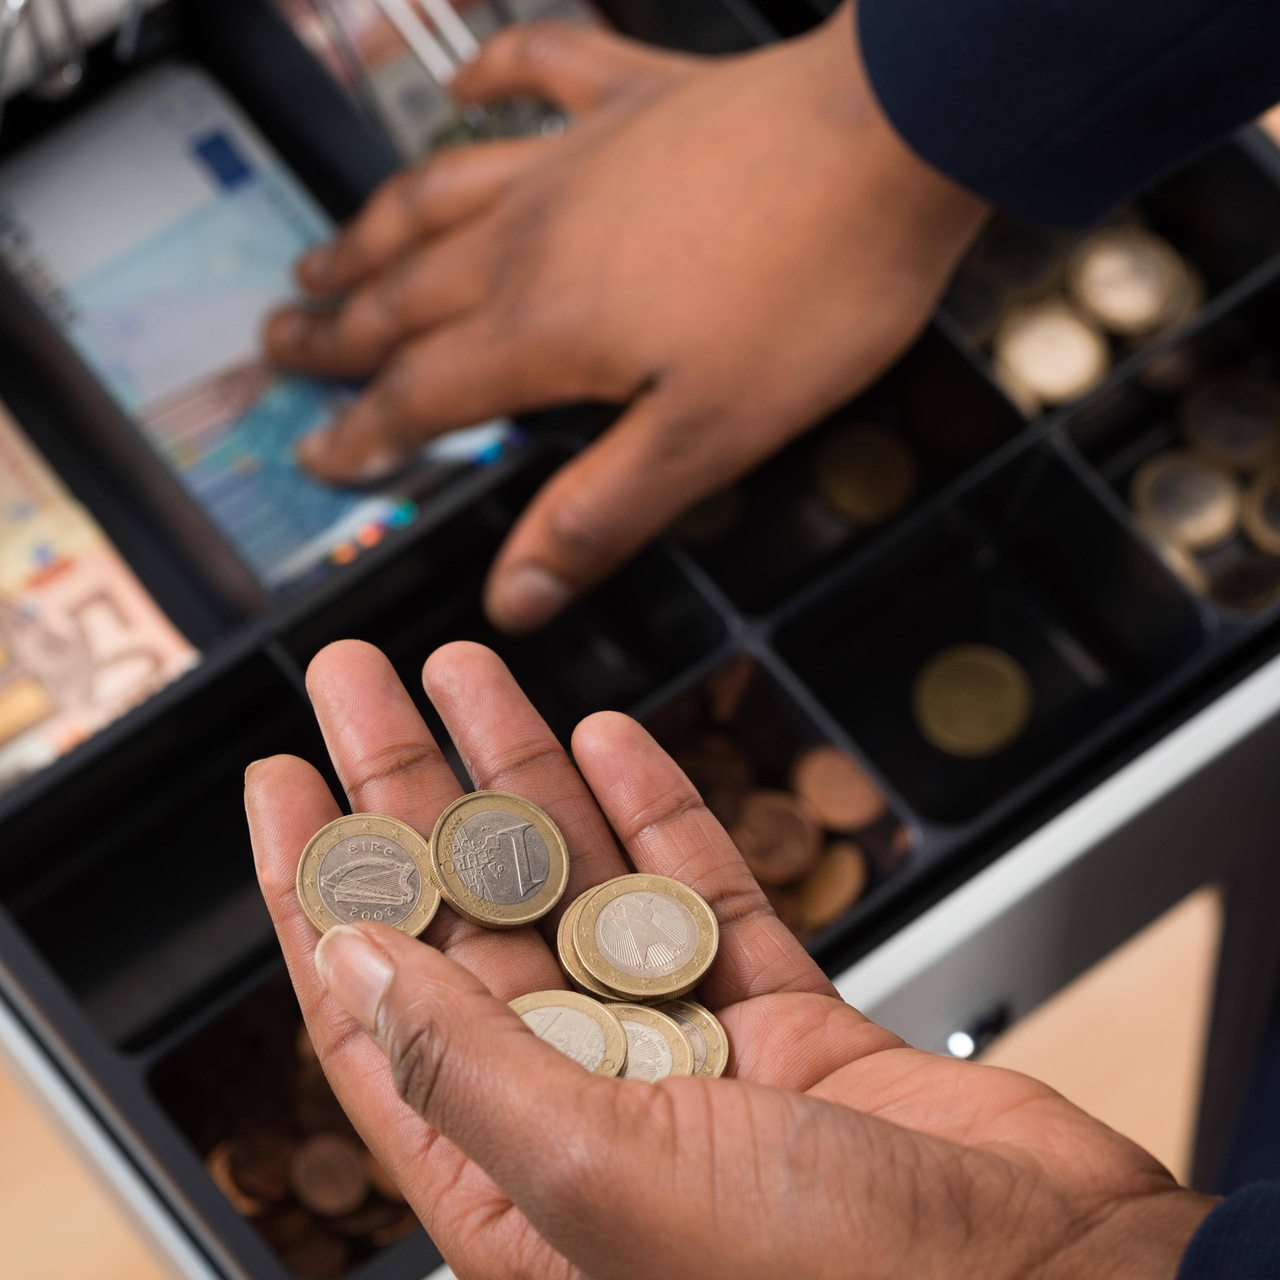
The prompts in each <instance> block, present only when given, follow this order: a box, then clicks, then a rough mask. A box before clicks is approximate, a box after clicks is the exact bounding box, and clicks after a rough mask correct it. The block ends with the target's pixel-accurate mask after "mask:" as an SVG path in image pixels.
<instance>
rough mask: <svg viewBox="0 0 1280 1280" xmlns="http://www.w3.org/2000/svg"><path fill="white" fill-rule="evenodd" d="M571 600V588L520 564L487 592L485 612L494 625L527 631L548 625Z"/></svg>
mask: <svg viewBox="0 0 1280 1280" xmlns="http://www.w3.org/2000/svg"><path fill="white" fill-rule="evenodd" d="M572 598H573V588H572V587H570V586H569V584H568V583H567V582H565V581H564V579H563V578H557V577H556V576H555V574H553V573H549V572H548V571H547V570H546V569H544V568H543V567H542V566H541V565H538V564H522V565H520V566H518V567H517V568H515V569H512V570H510V571H509V572H507V573H505V574H503V575H502V576H501V577H500V578H499V579H498V580H497V581H496V582H495V583H494V584H493V587H492V589H491V591H490V593H489V612H490V614H491V615H492V617H493V620H494V622H496V623H497V624H498V626H500V627H503V628H505V629H506V630H510V631H531V630H532V629H533V628H534V627H540V626H542V624H543V623H544V622H549V621H550V620H551V619H552V618H553V617H555V615H556V614H557V613H559V612H560V610H561V609H563V608H564V606H565V605H567V604H568V603H569V601H570V600H571V599H572Z"/></svg>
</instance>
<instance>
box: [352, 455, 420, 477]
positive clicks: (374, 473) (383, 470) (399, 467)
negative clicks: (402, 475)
mask: <svg viewBox="0 0 1280 1280" xmlns="http://www.w3.org/2000/svg"><path fill="white" fill-rule="evenodd" d="M408 461H409V459H408V457H406V455H405V454H403V453H400V452H398V451H397V450H394V449H382V450H380V451H379V452H378V453H375V454H372V455H371V456H370V457H369V458H367V459H366V460H365V461H364V462H363V463H361V464H360V470H359V471H358V472H357V473H356V479H357V480H359V481H360V482H361V483H362V484H372V483H373V482H374V481H375V480H385V479H387V478H388V477H389V476H393V475H395V473H396V472H397V471H403V470H404V468H405V464H406V463H407V462H408Z"/></svg>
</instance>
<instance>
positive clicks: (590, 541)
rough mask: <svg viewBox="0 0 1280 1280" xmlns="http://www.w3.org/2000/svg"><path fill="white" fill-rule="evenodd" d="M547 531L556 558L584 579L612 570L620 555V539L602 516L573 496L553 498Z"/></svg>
mask: <svg viewBox="0 0 1280 1280" xmlns="http://www.w3.org/2000/svg"><path fill="white" fill-rule="evenodd" d="M543 531H544V534H545V536H546V539H547V541H548V542H549V543H550V544H551V547H552V551H553V554H555V556H556V558H557V559H558V560H560V561H562V562H567V563H568V564H569V565H570V566H571V568H572V570H573V572H575V573H576V574H578V575H580V576H583V577H592V576H594V575H596V574H598V573H603V572H604V571H605V570H607V569H609V568H611V567H612V566H613V563H614V561H615V560H616V559H617V557H618V555H619V552H620V548H619V545H618V537H617V535H616V533H614V532H613V531H612V530H611V529H610V528H609V527H608V525H607V523H606V522H605V520H604V519H603V517H602V516H601V514H600V513H599V512H597V511H596V510H595V509H594V508H593V507H591V506H589V505H587V504H586V503H585V502H583V500H582V499H581V498H580V497H578V496H576V495H574V494H572V493H565V492H563V491H562V492H561V493H559V494H556V495H554V496H553V497H552V498H551V500H550V502H549V503H548V505H547V509H546V512H545V518H544V524H543Z"/></svg>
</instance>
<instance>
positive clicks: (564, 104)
mask: <svg viewBox="0 0 1280 1280" xmlns="http://www.w3.org/2000/svg"><path fill="white" fill-rule="evenodd" d="M693 62H694V59H692V58H689V57H685V56H682V55H677V54H671V53H660V52H658V51H657V50H655V49H652V48H649V47H646V46H644V45H641V44H638V43H636V42H634V41H631V40H624V39H623V38H621V37H620V36H615V35H610V34H608V33H606V32H604V31H599V30H594V29H592V28H589V27H577V26H573V25H572V24H570V23H564V22H538V23H526V24H522V25H518V26H512V27H508V28H506V29H505V30H504V31H501V32H499V33H498V34H497V35H496V36H494V37H493V38H492V39H491V40H489V41H487V42H486V43H485V45H484V47H483V48H482V49H481V50H480V53H479V55H478V56H477V57H476V58H475V60H474V61H472V62H470V63H468V64H467V65H466V66H465V67H462V68H461V69H460V70H459V72H458V74H457V75H456V76H455V77H454V80H453V84H452V85H451V86H450V88H451V91H452V93H453V95H454V97H456V98H457V99H458V100H459V101H460V102H477V103H489V102H500V101H502V100H503V99H506V98H514V97H531V98H540V99H542V100H543V101H544V102H549V103H551V104H552V105H554V106H557V107H560V108H562V109H563V110H565V111H567V112H569V113H570V114H571V115H583V114H585V113H586V112H588V111H591V110H593V109H594V108H596V107H598V106H599V105H600V104H601V103H602V102H604V101H605V100H606V99H607V98H609V97H611V96H613V95H614V94H616V93H619V92H620V91H622V90H623V89H625V88H626V87H627V86H629V85H632V84H635V83H636V82H637V81H641V80H644V79H647V78H650V77H652V76H656V75H662V74H669V73H670V72H672V71H673V70H677V69H679V68H681V67H684V66H687V65H691V64H692V63H693Z"/></svg>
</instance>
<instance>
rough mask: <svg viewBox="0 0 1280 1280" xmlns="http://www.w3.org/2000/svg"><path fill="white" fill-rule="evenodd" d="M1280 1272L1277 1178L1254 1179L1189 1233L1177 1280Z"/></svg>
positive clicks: (1250, 1279)
mask: <svg viewBox="0 0 1280 1280" xmlns="http://www.w3.org/2000/svg"><path fill="white" fill-rule="evenodd" d="M1277 1277H1280V1182H1258V1183H1255V1184H1254V1185H1253V1186H1251V1187H1244V1188H1242V1189H1241V1190H1239V1191H1237V1192H1236V1193H1235V1194H1234V1195H1232V1196H1229V1197H1228V1198H1227V1199H1226V1200H1224V1201H1223V1202H1222V1203H1221V1204H1220V1205H1219V1206H1218V1207H1217V1208H1216V1209H1215V1210H1214V1211H1213V1212H1212V1213H1211V1214H1210V1215H1209V1216H1208V1217H1207V1218H1206V1219H1205V1220H1204V1221H1203V1222H1202V1223H1201V1224H1200V1229H1199V1231H1197V1232H1196V1233H1195V1235H1194V1236H1192V1237H1191V1243H1190V1244H1189V1245H1188V1246H1187V1251H1186V1253H1185V1254H1183V1256H1182V1266H1180V1267H1179V1268H1178V1277H1177V1280H1276V1278H1277Z"/></svg>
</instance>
